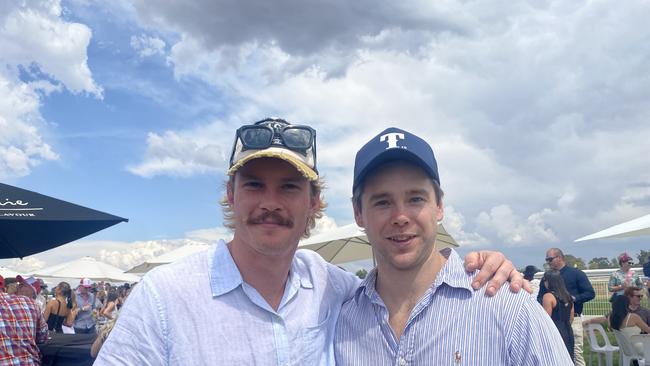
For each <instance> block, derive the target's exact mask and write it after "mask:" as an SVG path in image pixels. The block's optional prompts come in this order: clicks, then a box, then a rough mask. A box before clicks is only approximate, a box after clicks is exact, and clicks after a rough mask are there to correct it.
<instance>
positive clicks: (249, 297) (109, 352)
mask: <svg viewBox="0 0 650 366" xmlns="http://www.w3.org/2000/svg"><path fill="white" fill-rule="evenodd" d="M315 138H316V132H315V131H314V130H313V129H312V128H311V127H308V126H300V125H293V124H290V123H288V122H287V121H284V120H281V119H275V118H269V119H265V120H262V121H259V122H256V123H254V124H251V125H246V126H242V127H240V128H239V129H237V132H236V135H235V141H234V144H233V149H232V153H231V155H230V161H229V163H230V164H229V166H230V168H229V169H228V181H227V183H226V195H225V196H226V197H225V199H224V200H223V202H222V205H223V208H224V222H225V225H226V226H228V227H231V228H232V229H233V232H234V237H233V239H232V240H231V241H230V242H226V241H223V240H221V241H219V242H218V243H217V244H216V245H214V246H212V247H211V248H210V249H208V250H207V251H205V252H201V253H196V254H194V255H190V256H187V257H185V258H183V259H181V260H178V261H176V262H174V263H172V264H169V265H166V266H160V267H158V268H156V269H154V270H152V271H151V272H149V273H147V275H146V276H144V278H143V279H142V281H141V282H140V283H139V284H138V286H136V287H135V290H134V291H133V292H132V293H131V295H130V296H129V299H128V301H127V302H126V304H125V305H124V307H123V308H122V309H121V310H120V316H119V319H118V320H117V322H116V324H115V326H114V328H113V330H112V332H111V333H110V336H109V337H108V339H107V340H106V343H105V344H104V346H103V347H102V350H101V352H100V353H99V355H98V358H97V361H96V362H95V365H310V366H311V365H331V364H333V357H334V354H333V338H334V326H335V323H336V320H337V318H338V313H339V311H340V310H341V305H342V304H343V302H344V301H345V300H346V299H349V298H350V297H351V296H352V294H353V293H354V291H355V289H356V288H357V286H358V284H359V280H358V278H356V277H355V276H354V275H352V274H350V273H347V272H344V271H342V270H341V269H339V268H337V267H336V266H334V265H331V264H329V263H326V262H325V261H324V260H323V259H322V258H321V257H320V256H319V255H318V254H316V253H315V252H313V251H308V250H297V247H298V242H299V240H300V239H301V238H304V237H307V236H308V235H309V230H310V229H311V228H313V227H314V222H315V220H316V218H318V217H320V216H321V215H322V212H323V208H324V206H325V204H324V202H323V201H322V198H321V190H322V188H321V187H322V181H321V180H320V178H319V175H318V170H317V169H316V140H315ZM474 258H475V260H477V261H478V259H477V258H476V257H474ZM502 262H503V256H499V255H496V256H492V261H491V262H490V264H491V265H492V268H491V270H490V267H488V270H487V271H485V272H490V274H492V273H494V272H495V270H496V267H498V266H499V265H500V264H502ZM486 263H487V261H486ZM486 266H487V265H486ZM486 266H484V267H486ZM504 267H505V269H506V270H505V274H504V273H501V278H502V279H503V280H505V277H507V276H508V274H509V273H510V274H512V272H511V270H510V268H512V265H511V264H510V263H509V262H506V263H505V266H504ZM513 269H514V268H513ZM515 272H516V271H515ZM487 277H489V276H487ZM179 278H182V279H183V281H182V284H183V285H182V286H169V284H170V283H178V279H179ZM497 282H498V281H497ZM501 282H503V281H501Z"/></svg>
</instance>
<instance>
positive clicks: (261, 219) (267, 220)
mask: <svg viewBox="0 0 650 366" xmlns="http://www.w3.org/2000/svg"><path fill="white" fill-rule="evenodd" d="M246 223H247V224H249V225H259V224H275V225H282V226H286V227H288V228H292V227H293V221H292V220H291V219H285V218H284V217H282V215H280V214H279V213H277V212H275V211H266V212H263V213H262V214H260V215H259V216H257V217H252V218H249V219H248V220H246Z"/></svg>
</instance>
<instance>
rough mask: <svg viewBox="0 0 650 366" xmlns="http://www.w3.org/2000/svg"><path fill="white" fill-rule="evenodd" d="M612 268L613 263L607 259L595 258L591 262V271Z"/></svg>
mask: <svg viewBox="0 0 650 366" xmlns="http://www.w3.org/2000/svg"><path fill="white" fill-rule="evenodd" d="M604 268H612V267H611V263H610V261H609V259H607V257H595V258H591V260H590V261H589V269H604Z"/></svg>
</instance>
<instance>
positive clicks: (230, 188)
mask: <svg viewBox="0 0 650 366" xmlns="http://www.w3.org/2000/svg"><path fill="white" fill-rule="evenodd" d="M226 197H227V199H228V205H230V206H231V207H232V205H233V204H234V203H235V187H234V185H233V180H229V181H228V183H227V184H226Z"/></svg>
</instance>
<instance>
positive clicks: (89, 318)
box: [72, 278, 102, 334]
mask: <svg viewBox="0 0 650 366" xmlns="http://www.w3.org/2000/svg"><path fill="white" fill-rule="evenodd" d="M92 287H93V282H92V281H91V280H90V278H82V279H81V281H80V282H79V287H78V288H77V291H76V293H75V296H76V301H77V307H76V308H74V309H73V310H72V312H73V317H74V323H73V327H74V332H75V334H81V333H90V334H94V333H96V332H97V329H96V321H95V316H93V313H94V314H97V313H96V312H97V311H99V310H100V309H101V308H102V303H101V302H100V301H99V299H97V295H96V294H95V293H92V292H91V291H90V289H91V288H92Z"/></svg>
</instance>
